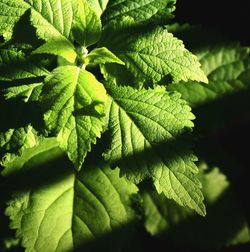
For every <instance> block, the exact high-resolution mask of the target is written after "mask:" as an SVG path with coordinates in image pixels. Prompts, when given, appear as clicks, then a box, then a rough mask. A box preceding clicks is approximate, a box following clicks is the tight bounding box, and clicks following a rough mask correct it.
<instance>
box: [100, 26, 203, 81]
mask: <svg viewBox="0 0 250 252" xmlns="http://www.w3.org/2000/svg"><path fill="white" fill-rule="evenodd" d="M111 31H112V30H111ZM101 45H104V46H106V47H107V48H108V49H109V50H111V51H112V52H113V53H114V54H115V55H116V56H118V57H119V58H120V59H121V60H122V61H123V62H124V63H125V65H126V66H125V67H124V68H125V69H128V70H129V71H130V72H131V73H132V74H133V76H134V77H135V79H136V80H137V81H140V82H144V83H148V84H149V85H150V84H151V85H152V84H157V83H160V84H168V82H169V81H170V80H169V79H170V77H171V78H172V82H178V81H180V80H183V81H188V80H197V81H202V82H205V83H206V82H207V77H206V76H205V74H204V73H203V71H202V70H201V69H200V63H199V62H198V59H197V58H196V56H194V55H193V54H192V53H190V52H189V51H187V50H186V49H185V47H184V45H183V43H182V41H180V40H178V39H177V38H175V37H173V35H172V34H171V33H169V32H168V31H167V30H166V29H164V28H159V27H158V28H154V29H147V30H146V31H145V29H143V31H140V30H137V31H136V32H135V30H133V31H129V30H128V29H126V30H125V31H123V32H119V33H116V34H114V33H113V32H110V31H109V32H107V33H104V35H103V39H102V42H101ZM107 66H108V65H107ZM104 69H106V71H107V73H108V74H109V75H110V76H111V77H113V78H116V79H118V78H119V76H117V77H116V76H113V72H115V70H114V71H113V66H112V67H109V68H106V66H104ZM125 81H126V80H125ZM118 84H122V85H124V84H128V83H124V82H123V83H118Z"/></svg>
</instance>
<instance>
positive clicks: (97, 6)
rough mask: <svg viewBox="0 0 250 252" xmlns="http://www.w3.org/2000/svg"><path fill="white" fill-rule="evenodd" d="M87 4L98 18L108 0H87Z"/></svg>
mask: <svg viewBox="0 0 250 252" xmlns="http://www.w3.org/2000/svg"><path fill="white" fill-rule="evenodd" d="M87 2H88V3H89V4H90V5H91V6H92V8H93V9H94V10H95V11H96V13H97V14H98V16H101V15H102V13H103V11H104V10H105V8H106V6H107V4H108V2H109V0H87Z"/></svg>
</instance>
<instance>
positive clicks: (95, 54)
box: [84, 47, 124, 65]
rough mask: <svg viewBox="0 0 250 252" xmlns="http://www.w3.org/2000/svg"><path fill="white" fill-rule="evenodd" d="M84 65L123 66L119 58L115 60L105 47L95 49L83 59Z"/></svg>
mask: <svg viewBox="0 0 250 252" xmlns="http://www.w3.org/2000/svg"><path fill="white" fill-rule="evenodd" d="M84 63H85V64H105V63H116V64H120V65H124V62H122V61H121V60H120V59H119V58H117V57H116V56H115V55H114V54H113V53H112V52H110V51H109V50H108V49H107V48H106V47H101V48H95V49H94V50H93V51H91V52H90V53H89V54H88V55H87V56H86V57H85V58H84Z"/></svg>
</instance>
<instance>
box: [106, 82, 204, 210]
mask: <svg viewBox="0 0 250 252" xmlns="http://www.w3.org/2000/svg"><path fill="white" fill-rule="evenodd" d="M107 90H108V93H109V95H110V108H109V129H110V133H111V139H112V141H111V144H110V149H109V150H108V151H107V152H106V153H105V158H106V160H107V161H109V162H111V163H115V164H118V165H119V167H121V172H122V173H123V174H126V175H127V177H128V178H129V179H131V180H132V181H134V182H136V183H138V182H140V181H142V180H143V179H145V178H146V177H149V178H151V179H152V180H153V183H154V185H155V187H156V189H157V191H158V193H161V192H163V193H164V194H165V195H166V196H167V197H168V198H172V199H174V200H175V201H176V202H178V203H179V204H180V205H184V206H189V207H190V208H192V209H194V210H196V211H197V212H198V213H199V214H201V215H204V214H205V207H204V205H203V203H202V200H203V196H202V193H201V190H200V187H201V184H200V182H199V180H198V179H197V177H196V175H195V173H197V172H198V169H197V167H196V165H195V164H194V161H195V160H196V157H194V156H193V155H192V153H190V151H189V149H188V148H187V147H185V142H184V141H183V140H182V135H183V134H185V132H186V131H187V129H188V128H189V129H190V128H191V127H192V126H193V123H192V121H191V120H192V119H194V116H193V114H192V113H191V112H190V107H189V106H187V104H186V103H185V101H184V100H182V99H180V95H179V94H178V93H171V94H170V93H167V92H166V91H165V90H161V89H160V90H141V91H136V90H134V89H132V88H126V87H116V86H113V85H107Z"/></svg>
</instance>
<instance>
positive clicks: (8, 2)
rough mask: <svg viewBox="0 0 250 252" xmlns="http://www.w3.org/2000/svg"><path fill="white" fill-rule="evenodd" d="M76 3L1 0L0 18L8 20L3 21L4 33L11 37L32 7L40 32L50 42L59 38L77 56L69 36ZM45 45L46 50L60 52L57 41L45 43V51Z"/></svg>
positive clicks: (49, 0)
mask: <svg viewBox="0 0 250 252" xmlns="http://www.w3.org/2000/svg"><path fill="white" fill-rule="evenodd" d="M74 6H75V5H74V1H71V0H57V1H52V0H48V1H41V0H35V1H31V0H17V1H16V0H1V1H0V7H1V8H0V9H1V13H0V18H1V19H2V20H0V21H3V22H5V23H7V24H6V25H3V27H2V29H1V33H3V34H8V36H9V37H10V36H11V33H12V30H13V28H14V26H15V24H16V23H17V21H18V20H19V19H20V17H21V16H22V15H23V14H24V13H25V12H26V11H28V10H29V11H30V20H31V23H32V25H33V26H34V27H35V28H36V32H37V36H38V37H39V38H41V39H43V40H45V41H46V42H49V43H51V42H52V41H53V42H54V41H60V47H62V45H65V47H64V48H65V50H68V51H71V53H70V54H75V57H76V53H75V51H74V46H73V44H72V42H71V41H70V40H69V36H70V32H71V28H72V23H73V16H74ZM1 23H2V22H1ZM45 49H47V51H46V53H52V54H57V53H58V49H57V48H56V47H55V46H54V45H53V46H47V45H46V46H44V47H43V53H45ZM61 51H62V50H60V52H61ZM71 57H72V56H71ZM69 60H70V59H69Z"/></svg>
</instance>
